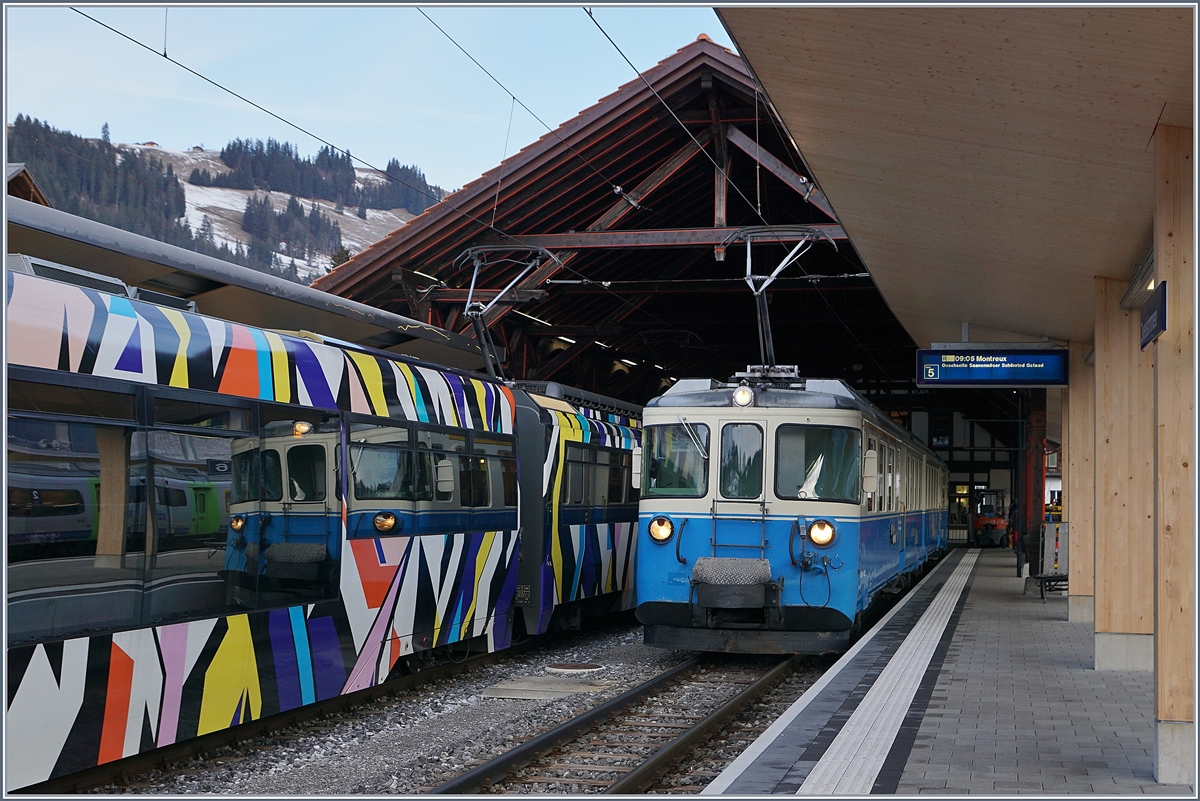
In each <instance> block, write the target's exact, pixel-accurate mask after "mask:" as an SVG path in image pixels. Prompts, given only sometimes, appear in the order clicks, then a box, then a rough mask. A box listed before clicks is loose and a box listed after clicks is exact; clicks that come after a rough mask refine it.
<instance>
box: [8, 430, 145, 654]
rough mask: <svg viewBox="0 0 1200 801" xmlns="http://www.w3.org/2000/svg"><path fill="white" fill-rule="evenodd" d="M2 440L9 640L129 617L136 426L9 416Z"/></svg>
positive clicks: (135, 600) (139, 525)
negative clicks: (5, 463)
mask: <svg viewBox="0 0 1200 801" xmlns="http://www.w3.org/2000/svg"><path fill="white" fill-rule="evenodd" d="M7 447H8V475H7V484H8V520H7V538H8V563H7V566H6V576H7V581H6V585H7V592H8V598H7V604H8V627H7V634H6V636H7V640H8V644H9V645H13V644H15V643H19V642H28V641H31V640H37V639H44V638H50V637H53V638H63V637H69V636H71V635H79V634H82V633H84V632H87V631H96V630H104V629H112V628H121V627H129V626H136V625H138V623H139V622H140V619H141V607H142V585H141V578H142V574H143V570H144V565H145V531H146V518H145V515H144V514H143V515H142V516H141V517H140V518H139V517H138V515H137V507H136V506H134V505H133V504H131V502H130V500H129V497H130V493H129V488H130V487H131V486H133V485H137V484H139V483H144V482H145V475H146V446H145V435H144V434H143V433H141V432H137V431H134V430H133V429H131V428H126V427H124V426H114V425H93V424H90V423H79V422H70V421H66V420H44V419H40V420H31V419H27V418H21V417H19V416H15V415H14V416H10V417H9V418H8V443H7Z"/></svg>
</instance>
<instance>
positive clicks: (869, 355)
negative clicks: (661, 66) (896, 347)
mask: <svg viewBox="0 0 1200 801" xmlns="http://www.w3.org/2000/svg"><path fill="white" fill-rule="evenodd" d="M583 12H584V13H585V14H587V15H588V19H590V20H591V21H592V24H593V25H595V26H596V29H597V30H599V31H600V33H601V34H603V35H604V38H605V39H607V40H608V42H609V44H611V45H612V46H613V48H614V49H615V50H616V51H617V53H618V54H619V55H620V56H621V58H622V59H624V61H625V63H626V64H628V65H629V67H630V69H632V70H633V71H634V72H635V73H637V76H638V77H639V78H641V80H642V83H644V84H645V85H646V88H647V89H649V90H650V92H651V93H652V94H653V95H654V96H655V97H656V98H658V102H659V103H661V104H662V106H663V108H665V109H666V110H667V112H668V113H669V114H670V115H671V117H672V118H673V119H674V120H675V122H676V123H678V124H679V127H680V128H682V129H683V130H684V131H685V132H686V133H687V135H688V136H689V137H690V138H691V140H692V141H693V142H695V143H696V146H697V147H698V148H699V149H700V150H701V152H703V153H704V155H705V156H706V157H707V158H708V160H709V161H711V162H712V165H713V167H714V168H715V169H716V170H717V172H718V173H719V174H720V175H721V177H722V178H724V179H725V181H726V182H727V183H728V184H729V185H730V186H732V187H733V191H735V192H737V194H738V196H739V197H741V199H742V200H743V201H745V203H746V205H748V206H750V207H751V208H754V204H753V203H751V202H750V199H749V198H748V197H746V195H745V193H743V192H742V190H741V189H740V188H739V187H738V185H737V184H735V183H734V182H733V181H730V180H729V176H728V175H727V174H726V172H725V170H724V169H722V167H721V165H720V164H718V163H717V160H716V159H715V158H713V156H712V154H711V153H709V152H708V150H706V149H705V148H704V147H703V146H702V145H701V144H700V142H699V141H698V140H697V139H696V137H695V135H693V134H692V132H691V131H690V130H688V127H687V126H686V125H684V123H683V120H681V119H679V115H678V114H676V113H675V109H673V108H671V106H670V105H669V104H668V103H667V101H666V100H664V99H663V96H662V95H660V94H659V93H658V90H656V89H655V88H654V86H652V85H651V83H650V81H649V80H647V79H646V76H645V75H644V74H643V73H642V71H641V70H639V69H638V68H637V67H636V66H634V63H633V62H632V61H630V60H629V56H627V55H625V51H623V50H622V49H621V47H620V45H618V44H617V43H616V41H614V40H613V38H612V37H611V36H609V35H608V31H606V30H604V26H602V25H601V24H600V21H599V20H598V19H596V15H595V14H593V13H592V9H590V8H586V7H585V8H584V9H583ZM756 92H757V88H756ZM757 216H758V218H759V219H760V220H762V222H763V225H765V226H766V227H767V229H768V230H770V231H772V232H774V226H772V225H771V224H770V223H769V222H767V220H766V218H764V217H763V216H762V214H761V212H759V213H758V215H757ZM775 238H776V239H777V240H778V241H779V244H780V245H783V239H782V238H781V237H779V236H778V235H777V234H776V235H775ZM797 266H799V267H800V272H802V273H803V274H804V275H805V276H807V275H808V274H809V273H808V271H807V270H805V269H804V267H803V265H797ZM817 296H818V297H820V298H821V300H822V301H823V302H824V303H825V305H826V306H827V307H828V308H829V312H830V313H831V314H832V315H833V316H834V319H836V320H837V321H838V322H839V323H840V324H841V325H842V327H843V328H845V329H846V332H847V333H849V334H850V337H851V338H852V339H853V340H854V341H855V343H857V345H858V346H859V347H860V348H862V350H863V352H864V353H865V354H866V355H867V358H869V359H870V360H871V361H872V362H874V363H875V366H876V367H878V368H879V369H880V371H881V372H882V373H883V374H884V376H886V377H887V378H888V380H889V381H890V380H892V376H891V373H889V372H888V370H887V368H886V367H884V366H883V365H882V364H880V362H879V360H878V359H876V358H875V354H873V353H872V352H871V351H870V349H869V348H867V346H866V345H864V344H863V342H862V340H860V339H859V338H858V335H857V334H855V333H854V330H853V329H852V328H851V327H850V326H849V325H848V324H847V323H846V321H845V320H843V319H842V317H841V315H840V314H838V313H837V310H836V309H835V308H834V307H833V304H832V303H831V302H830V301H829V298H827V297H826V296H825V293H824V292H822V291H821V290H820V289H819V288H818V290H817Z"/></svg>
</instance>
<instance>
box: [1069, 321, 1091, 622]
mask: <svg viewBox="0 0 1200 801" xmlns="http://www.w3.org/2000/svg"><path fill="white" fill-rule="evenodd" d="M1091 350H1092V346H1091V345H1088V344H1084V343H1080V342H1072V343H1071V344H1070V351H1069V359H1070V367H1069V370H1070V375H1069V378H1068V380H1069V381H1070V384H1069V387H1068V389H1067V399H1066V400H1067V402H1066V403H1064V404H1063V519H1064V520H1066V521H1067V523H1068V524H1069V528H1068V531H1069V533H1068V535H1067V536H1068V537H1070V554H1071V556H1070V565H1069V567H1068V571H1069V577H1070V578H1069V581H1068V587H1069V589H1068V590H1067V593H1068V594H1067V603H1068V612H1067V617H1068V619H1069V620H1071V621H1073V622H1077V623H1094V622H1095V620H1096V606H1095V604H1096V599H1095V595H1096V566H1095V547H1096V546H1095V543H1096V539H1095V537H1096V514H1095V512H1096V509H1095V504H1096V370H1095V368H1094V367H1093V366H1092V365H1089V364H1087V361H1086V360H1087V355H1088V353H1090V352H1091Z"/></svg>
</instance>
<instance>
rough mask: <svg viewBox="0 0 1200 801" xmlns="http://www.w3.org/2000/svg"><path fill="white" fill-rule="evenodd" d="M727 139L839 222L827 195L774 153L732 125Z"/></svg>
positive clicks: (726, 134) (726, 133)
mask: <svg viewBox="0 0 1200 801" xmlns="http://www.w3.org/2000/svg"><path fill="white" fill-rule="evenodd" d="M725 138H726V139H727V140H728V141H729V143H730V144H732V145H734V146H735V147H737V148H738V149H740V150H741V151H742V152H743V153H745V154H746V155H747V156H749V157H750V158H752V159H754V160H755V161H757V162H758V163H759V165H760V166H762V168H763V169H764V170H766V171H767V172H769V173H771V174H772V175H774V176H775V177H776V178H778V179H779V180H781V181H783V182H784V183H785V184H787V185H788V186H790V187H791V188H792V189H794V190H795V191H796V192H797V193H799V194H800V195H801V196H802V197H803V198H804V199H805V200H807V201H808V202H809V203H811V204H813V205H814V206H816V207H817V208H818V209H820V210H821V211H823V212H825V213H826V214H827V215H829V219H831V220H833V221H835V222H836V221H837V215H836V214H834V213H833V206H831V205H829V200H828V199H827V198H826V197H825V193H824V192H822V191H821V190H820V189H818V188H817V185H816V184H815V183H814V182H812V181H810V180H809V179H807V178H805V177H804V176H803V175H800V174H799V173H797V172H796V171H795V170H793V169H792V168H791V167H789V166H787V165H786V164H784V163H783V162H782V161H780V160H779V159H777V158H776V157H775V156H774V155H773V154H772V153H770V152H769V151H768V150H766V149H765V148H763V147H762V146H761V145H758V144H756V143H755V141H754V140H753V139H751V138H750V137H748V136H746V135H745V134H744V133H742V132H741V131H740V130H738V129H737V128H735V127H734V126H732V125H730V126H729V128H728V130H727V131H726V132H725Z"/></svg>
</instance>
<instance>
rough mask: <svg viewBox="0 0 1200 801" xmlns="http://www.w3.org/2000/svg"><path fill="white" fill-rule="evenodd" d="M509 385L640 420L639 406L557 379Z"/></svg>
mask: <svg viewBox="0 0 1200 801" xmlns="http://www.w3.org/2000/svg"><path fill="white" fill-rule="evenodd" d="M509 386H510V387H512V388H513V389H519V390H521V391H523V392H528V393H530V394H531V395H544V396H545V397H547V398H554V399H555V400H560V401H565V402H566V403H570V404H573V405H575V406H581V407H583V408H586V409H594V410H596V411H598V412H609V413H612V414H619V415H624V416H626V417H632V418H634V419H637V420H640V419H641V417H642V407H641V406H637V405H636V404H632V403H627V402H626V401H623V400H617V399H616V398H610V397H608V396H607V395H598V394H596V393H595V392H588V391H587V390H586V389H579V388H578V387H569V386H567V385H565V384H560V383H558V382H557V381H513V382H510V384H509Z"/></svg>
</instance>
